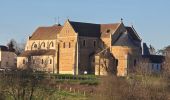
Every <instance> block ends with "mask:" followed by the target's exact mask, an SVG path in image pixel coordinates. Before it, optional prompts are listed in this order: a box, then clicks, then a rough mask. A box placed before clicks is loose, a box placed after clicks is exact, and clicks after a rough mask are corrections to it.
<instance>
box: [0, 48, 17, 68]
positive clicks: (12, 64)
mask: <svg viewBox="0 0 170 100" xmlns="http://www.w3.org/2000/svg"><path fill="white" fill-rule="evenodd" d="M16 60H17V55H16V54H15V52H14V51H10V50H9V49H8V47H6V46H0V68H1V69H2V68H3V69H15V68H16V63H17V61H16Z"/></svg>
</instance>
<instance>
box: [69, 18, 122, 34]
mask: <svg viewBox="0 0 170 100" xmlns="http://www.w3.org/2000/svg"><path fill="white" fill-rule="evenodd" d="M69 22H70V24H71V25H72V27H73V29H74V30H75V31H76V32H77V33H78V34H79V36H87V37H100V36H102V37H108V36H109V34H110V33H113V32H114V31H115V30H116V29H117V27H118V26H119V25H120V23H113V24H93V23H83V22H73V21H69Z"/></svg>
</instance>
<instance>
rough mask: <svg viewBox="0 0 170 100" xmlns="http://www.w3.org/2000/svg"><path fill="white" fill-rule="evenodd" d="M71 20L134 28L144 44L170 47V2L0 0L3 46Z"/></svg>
mask: <svg viewBox="0 0 170 100" xmlns="http://www.w3.org/2000/svg"><path fill="white" fill-rule="evenodd" d="M58 17H59V22H60V23H61V24H63V23H64V21H65V20H66V19H67V18H69V19H70V20H72V21H80V22H89V23H117V22H120V19H121V18H123V22H124V24H125V25H126V26H131V25H133V26H134V28H135V29H136V31H137V32H138V34H139V36H140V37H141V38H142V41H143V42H146V43H147V44H148V45H149V44H151V45H153V46H154V47H155V48H156V49H161V48H164V47H165V46H167V45H170V0H0V45H6V44H7V43H8V42H9V40H10V39H15V40H17V42H20V43H22V42H25V41H26V40H27V38H28V36H30V35H31V34H32V33H33V32H34V31H35V29H36V28H37V27H39V26H51V25H54V24H55V22H56V21H55V18H58Z"/></svg>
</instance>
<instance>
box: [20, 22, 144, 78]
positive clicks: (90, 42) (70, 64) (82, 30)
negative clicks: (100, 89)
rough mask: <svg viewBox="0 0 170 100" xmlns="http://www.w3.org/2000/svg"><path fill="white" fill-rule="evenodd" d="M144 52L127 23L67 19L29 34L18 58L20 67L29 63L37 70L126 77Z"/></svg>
mask: <svg viewBox="0 0 170 100" xmlns="http://www.w3.org/2000/svg"><path fill="white" fill-rule="evenodd" d="M141 53H142V51H141V39H140V37H139V36H138V34H137V32H136V31H135V29H134V28H133V27H127V26H125V25H124V24H123V22H120V23H113V24H93V23H83V22H74V21H70V20H67V21H66V22H65V23H64V25H63V26H61V25H54V26H50V27H40V28H38V29H37V30H36V31H35V32H34V33H33V34H32V36H31V37H29V39H28V41H27V44H26V47H25V52H23V53H22V54H21V55H20V56H19V57H18V58H17V59H18V60H17V67H18V68H28V65H29V66H30V68H33V67H34V68H33V69H34V70H43V71H48V72H53V73H59V74H74V75H77V74H83V73H84V72H87V73H88V74H96V75H105V74H108V73H110V72H111V73H114V74H116V75H119V76H126V75H127V74H128V73H129V72H130V71H131V70H130V69H132V68H133V67H134V66H135V64H136V62H137V61H138V58H139V57H140V56H141ZM36 59H37V60H36ZM35 62H36V63H35ZM45 62H46V63H45ZM43 66H44V67H43Z"/></svg>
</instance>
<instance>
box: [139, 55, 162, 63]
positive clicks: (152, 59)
mask: <svg viewBox="0 0 170 100" xmlns="http://www.w3.org/2000/svg"><path fill="white" fill-rule="evenodd" d="M142 58H144V59H149V61H150V62H151V63H163V61H164V60H165V57H164V56H162V55H142Z"/></svg>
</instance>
